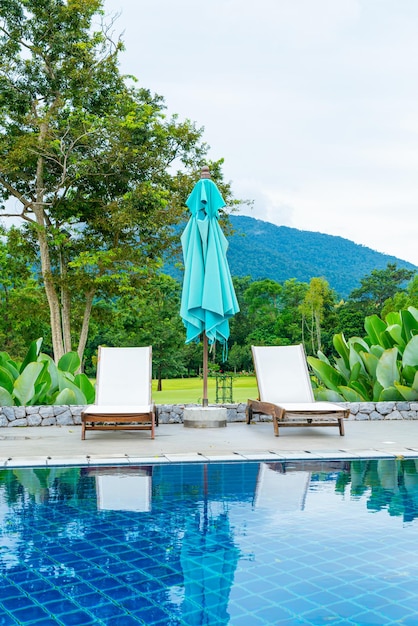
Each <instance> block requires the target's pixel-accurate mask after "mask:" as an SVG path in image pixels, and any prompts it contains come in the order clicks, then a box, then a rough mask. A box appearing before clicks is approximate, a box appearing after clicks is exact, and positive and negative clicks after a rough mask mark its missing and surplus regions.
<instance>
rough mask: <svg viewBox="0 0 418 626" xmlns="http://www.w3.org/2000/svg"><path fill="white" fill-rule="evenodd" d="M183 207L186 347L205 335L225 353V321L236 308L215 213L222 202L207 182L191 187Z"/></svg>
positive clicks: (217, 212) (202, 180) (223, 245)
mask: <svg viewBox="0 0 418 626" xmlns="http://www.w3.org/2000/svg"><path fill="white" fill-rule="evenodd" d="M186 205H187V206H188V208H189V209H190V213H191V217H190V220H189V222H188V223H187V226H186V228H185V229H184V232H183V234H182V236H181V243H182V248H183V258H184V279H183V291H182V298H181V307H180V315H181V317H182V319H183V323H184V325H185V327H186V343H190V342H192V341H199V339H200V336H201V335H202V333H203V332H205V333H206V336H207V338H208V343H209V344H210V345H211V344H213V343H214V342H215V341H219V343H221V344H222V346H223V347H224V350H226V346H227V341H228V338H229V321H228V320H229V319H230V318H231V317H232V316H233V315H235V313H238V311H239V306H238V302H237V298H236V295H235V290H234V286H233V284H232V278H231V273H230V270H229V265H228V261H227V258H226V252H227V249H228V242H227V239H226V237H225V235H224V234H223V232H222V229H221V227H220V225H219V221H218V217H219V209H221V208H222V207H224V206H225V201H224V199H223V198H222V195H221V193H220V192H219V189H218V187H217V186H216V185H215V183H214V182H213V181H212V180H210V179H209V178H202V179H201V180H199V181H198V182H197V183H196V185H195V186H194V188H193V190H192V192H191V194H190V196H189V198H188V199H187V201H186Z"/></svg>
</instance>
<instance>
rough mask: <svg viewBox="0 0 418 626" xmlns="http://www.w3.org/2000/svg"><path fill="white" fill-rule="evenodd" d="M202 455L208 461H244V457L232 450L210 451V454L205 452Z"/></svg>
mask: <svg viewBox="0 0 418 626" xmlns="http://www.w3.org/2000/svg"><path fill="white" fill-rule="evenodd" d="M204 456H205V458H206V459H207V460H208V461H215V462H216V461H224V462H228V461H245V459H244V457H242V456H241V455H240V454H237V453H235V452H233V453H232V454H216V453H210V454H205V455H204Z"/></svg>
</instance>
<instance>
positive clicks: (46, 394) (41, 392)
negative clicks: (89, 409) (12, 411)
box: [0, 339, 95, 406]
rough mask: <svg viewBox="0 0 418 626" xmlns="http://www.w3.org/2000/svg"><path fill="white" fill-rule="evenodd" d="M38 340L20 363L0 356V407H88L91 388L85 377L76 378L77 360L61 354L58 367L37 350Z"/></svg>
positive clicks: (68, 354)
mask: <svg viewBox="0 0 418 626" xmlns="http://www.w3.org/2000/svg"><path fill="white" fill-rule="evenodd" d="M41 345H42V339H37V340H36V341H33V342H32V343H31V345H30V346H29V349H28V351H27V354H26V357H25V358H24V360H23V362H22V363H20V364H19V363H16V362H14V361H13V360H12V359H11V358H10V356H9V355H8V354H7V353H6V352H1V353H0V406H27V405H40V404H90V403H92V402H94V398H95V391H94V387H93V385H92V384H91V382H90V381H89V379H88V378H87V376H86V375H85V374H76V370H77V369H78V368H79V366H80V359H79V357H78V355H77V353H75V352H69V353H67V354H64V356H63V357H62V358H61V359H60V361H59V363H58V365H55V363H54V361H53V360H52V359H51V357H49V356H48V355H46V354H43V353H42V352H41V351H40V350H41Z"/></svg>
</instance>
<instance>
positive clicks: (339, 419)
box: [338, 417, 344, 437]
mask: <svg viewBox="0 0 418 626" xmlns="http://www.w3.org/2000/svg"><path fill="white" fill-rule="evenodd" d="M338 428H339V429H340V436H341V437H344V418H343V417H339V418H338Z"/></svg>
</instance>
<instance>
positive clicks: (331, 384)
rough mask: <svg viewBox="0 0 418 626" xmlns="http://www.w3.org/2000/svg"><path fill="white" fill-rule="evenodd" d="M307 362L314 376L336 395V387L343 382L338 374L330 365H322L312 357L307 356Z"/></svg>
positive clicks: (322, 363)
mask: <svg viewBox="0 0 418 626" xmlns="http://www.w3.org/2000/svg"><path fill="white" fill-rule="evenodd" d="M307 361H308V363H309V365H310V366H311V368H312V370H313V371H314V373H315V375H316V376H317V377H318V378H319V379H320V380H321V381H322V382H323V384H324V385H325V386H326V387H327V388H328V389H332V390H333V391H335V392H337V393H338V385H344V384H345V382H346V381H345V380H344V378H343V377H342V376H341V374H340V373H339V372H337V370H336V369H335V368H333V367H332V366H331V365H328V364H327V363H324V362H323V361H321V360H320V359H317V358H316V357H314V356H308V357H307Z"/></svg>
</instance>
